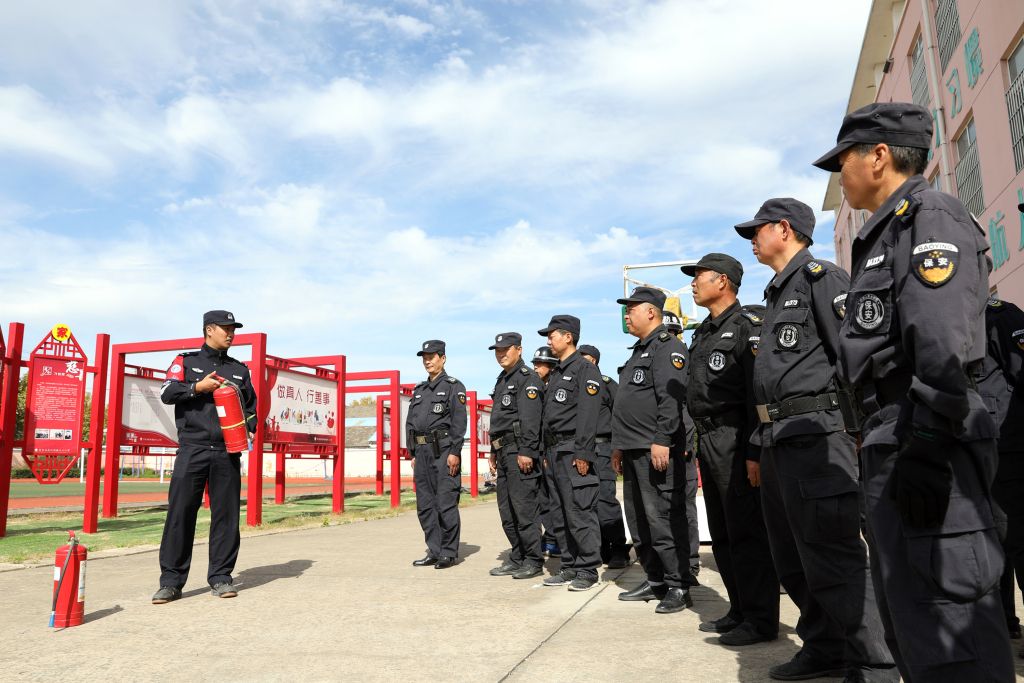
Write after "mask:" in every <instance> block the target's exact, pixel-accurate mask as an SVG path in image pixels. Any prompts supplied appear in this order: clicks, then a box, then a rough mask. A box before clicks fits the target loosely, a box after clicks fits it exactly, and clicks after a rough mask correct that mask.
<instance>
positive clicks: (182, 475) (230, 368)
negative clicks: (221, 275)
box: [153, 311, 256, 605]
mask: <svg viewBox="0 0 1024 683" xmlns="http://www.w3.org/2000/svg"><path fill="white" fill-rule="evenodd" d="M241 326H242V324H241V323H239V322H237V321H236V320H235V316H234V315H233V314H232V313H230V312H228V311H208V312H206V313H205V314H203V337H204V340H203V347H202V348H201V349H199V350H198V351H191V352H189V353H183V354H181V355H180V356H178V357H177V358H175V359H174V362H173V363H171V367H170V368H168V370H167V379H166V381H165V382H164V383H163V387H161V389H160V400H161V401H163V402H164V403H165V404H167V405H173V406H174V422H175V426H176V427H177V429H178V453H177V456H176V457H175V459H174V475H173V476H172V477H171V487H170V490H169V491H168V493H167V519H166V520H165V522H164V534H163V538H162V539H161V540H160V590H158V591H157V592H156V594H155V595H154V596H153V604H154V605H162V604H164V603H167V602H171V601H172V600H177V599H178V598H180V597H181V589H182V587H183V586H184V585H185V581H186V580H187V579H188V571H189V567H190V566H191V564H192V543H193V541H194V540H195V535H196V515H197V513H198V512H199V507H200V506H201V505H202V504H203V491H204V489H206V487H207V485H208V486H209V489H210V565H209V569H208V570H207V576H206V578H207V581H208V582H209V584H210V586H211V588H212V594H213V595H214V596H215V597H219V598H233V597H235V596H236V595H238V591H236V590H235V587H234V586H233V585H232V581H231V572H232V571H234V569H235V561H236V560H237V559H238V546H239V543H240V536H239V533H238V509H239V504H240V496H241V490H242V477H241V466H242V465H241V458H242V454H241V453H228V452H227V450H226V449H225V447H224V434H223V432H221V428H220V418H219V417H218V416H217V406H216V405H214V403H213V392H214V391H215V390H216V389H218V388H220V386H221V385H222V382H221V379H224V380H227V381H228V382H230V383H232V384H234V385H235V386H236V387H238V393H239V398H240V399H241V401H242V412H243V414H244V415H245V423H246V429H247V430H248V431H249V434H250V438H251V435H252V434H253V432H255V431H256V392H255V391H254V390H253V388H252V381H251V380H250V378H249V368H247V367H246V366H245V365H244V364H243V363H240V362H238V361H237V360H235V359H234V358H232V357H231V356H229V355H228V354H227V351H228V349H230V348H231V343H232V342H233V341H234V339H235V330H236V329H238V328H239V327H241ZM218 378H220V379H218Z"/></svg>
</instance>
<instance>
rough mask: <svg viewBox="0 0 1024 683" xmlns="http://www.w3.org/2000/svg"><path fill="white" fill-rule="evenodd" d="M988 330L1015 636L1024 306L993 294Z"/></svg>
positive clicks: (989, 386)
mask: <svg viewBox="0 0 1024 683" xmlns="http://www.w3.org/2000/svg"><path fill="white" fill-rule="evenodd" d="M985 330H986V340H987V344H986V348H985V359H984V361H983V362H982V365H981V368H980V371H979V372H977V373H976V374H975V384H976V385H977V387H978V393H979V394H981V398H982V400H984V401H985V406H986V407H987V408H988V412H989V414H990V415H992V416H993V418H994V419H995V422H996V426H997V427H998V428H999V440H998V446H999V449H998V450H999V468H998V470H997V472H996V479H995V481H994V482H993V483H992V498H993V499H994V500H995V502H996V504H997V505H998V506H999V508H1000V509H1001V510H1002V513H1003V517H1002V518H998V517H997V522H1000V524H998V525H997V526H1001V527H1002V528H1001V529H1000V531H1001V534H1000V535H1001V536H1002V541H1003V553H1004V554H1005V555H1006V566H1005V568H1004V569H1003V577H1002V579H1000V582H999V592H1000V597H1001V599H1002V602H1003V613H1004V614H1005V616H1006V626H1007V631H1008V633H1009V635H1010V637H1011V638H1020V636H1021V632H1020V619H1018V618H1017V615H1016V610H1015V609H1014V603H1015V602H1016V596H1015V595H1014V588H1013V577H1014V574H1016V575H1017V581H1018V582H1020V581H1021V579H1024V311H1022V310H1020V308H1018V307H1017V306H1016V305H1014V304H1012V303H1010V302H1009V301H1001V300H999V299H996V298H991V299H989V300H988V305H987V306H985ZM1018 388H1019V389H1020V391H1019V392H1018V391H1017V390H1018Z"/></svg>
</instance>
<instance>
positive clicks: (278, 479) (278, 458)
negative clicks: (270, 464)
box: [274, 452, 284, 505]
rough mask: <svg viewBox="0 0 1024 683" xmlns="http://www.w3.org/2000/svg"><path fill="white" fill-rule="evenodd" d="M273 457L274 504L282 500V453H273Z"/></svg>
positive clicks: (278, 503)
mask: <svg viewBox="0 0 1024 683" xmlns="http://www.w3.org/2000/svg"><path fill="white" fill-rule="evenodd" d="M274 455H275V458H274V504H275V505H280V504H281V503H283V502H284V453H283V452H278V453H275V454H274Z"/></svg>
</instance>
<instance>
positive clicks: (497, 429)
mask: <svg viewBox="0 0 1024 683" xmlns="http://www.w3.org/2000/svg"><path fill="white" fill-rule="evenodd" d="M491 398H492V399H493V400H494V404H493V405H492V406H491V439H494V438H495V437H497V436H500V435H503V434H506V433H508V434H515V432H516V430H515V424H516V423H517V422H518V423H519V429H518V434H515V436H514V437H513V438H515V440H516V443H517V444H518V445H519V451H518V452H519V455H525V456H527V457H529V458H538V457H540V452H541V438H540V429H541V424H540V423H541V417H542V416H543V413H544V383H543V382H541V380H540V376H538V375H537V373H536V372H534V371H533V370H531V369H530V368H528V367H527V366H526V363H524V362H523V360H522V359H519V363H518V364H516V365H515V366H514V367H512V368H511V369H509V370H508V372H505V371H504V370H502V371H501V372H500V373H499V374H498V381H497V384H495V385H494V392H493V393H492V394H491Z"/></svg>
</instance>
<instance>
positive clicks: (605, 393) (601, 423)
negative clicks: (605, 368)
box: [597, 368, 619, 438]
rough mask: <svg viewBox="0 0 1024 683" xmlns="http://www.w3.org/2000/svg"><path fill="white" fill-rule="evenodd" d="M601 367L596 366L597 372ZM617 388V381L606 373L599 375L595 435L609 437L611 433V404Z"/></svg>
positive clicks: (613, 403)
mask: <svg viewBox="0 0 1024 683" xmlns="http://www.w3.org/2000/svg"><path fill="white" fill-rule="evenodd" d="M600 371H601V369H600V368H598V372H600ZM618 390H619V383H618V382H616V381H615V380H613V379H612V378H611V377H609V376H608V375H601V411H600V412H599V413H598V414H597V435H598V436H600V437H605V438H611V435H612V406H614V405H615V394H616V393H617V392H618Z"/></svg>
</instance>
